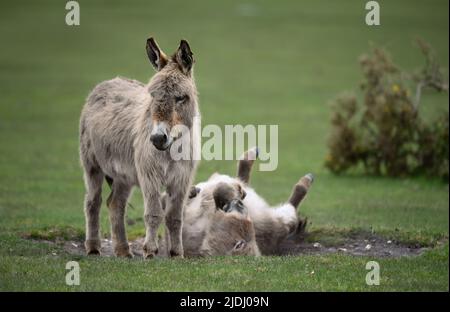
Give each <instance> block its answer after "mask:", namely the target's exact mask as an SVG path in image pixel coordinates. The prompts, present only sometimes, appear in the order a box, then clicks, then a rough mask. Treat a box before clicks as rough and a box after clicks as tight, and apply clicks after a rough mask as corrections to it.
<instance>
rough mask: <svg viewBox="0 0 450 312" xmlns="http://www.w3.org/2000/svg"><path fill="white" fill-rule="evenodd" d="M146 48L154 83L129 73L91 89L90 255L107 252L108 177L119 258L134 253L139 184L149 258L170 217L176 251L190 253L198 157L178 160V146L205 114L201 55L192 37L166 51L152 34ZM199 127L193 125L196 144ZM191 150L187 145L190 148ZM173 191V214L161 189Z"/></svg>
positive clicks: (85, 128) (86, 117) (87, 119)
mask: <svg viewBox="0 0 450 312" xmlns="http://www.w3.org/2000/svg"><path fill="white" fill-rule="evenodd" d="M146 49H147V54H148V57H149V59H150V62H151V63H152V65H153V67H154V68H155V69H156V71H157V73H156V74H155V75H154V76H153V77H152V78H151V80H150V82H149V83H148V84H147V85H144V84H142V83H141V82H138V81H135V80H130V79H126V78H120V77H118V78H115V79H112V80H108V81H104V82H102V83H100V84H98V85H97V86H96V87H95V88H94V90H93V91H92V92H91V94H90V95H89V97H88V99H87V102H86V104H85V106H84V108H83V110H82V113H81V118H80V158H81V163H82V166H83V169H84V179H85V184H86V191H87V192H86V198H85V206H84V209H85V217H86V241H85V248H86V252H87V254H99V253H100V247H101V245H100V232H99V213H100V206H101V201H102V197H101V190H102V184H103V180H104V179H106V181H107V182H108V183H109V184H110V186H111V190H112V192H111V195H110V196H109V198H108V199H107V206H108V208H109V216H110V222H111V233H112V241H113V246H114V252H115V254H116V255H117V256H121V257H132V256H133V255H132V253H131V251H130V248H129V246H128V241H127V235H126V230H125V221H124V217H125V207H126V204H127V200H128V197H129V196H130V193H131V190H132V188H133V187H134V186H138V187H140V188H141V190H142V194H143V197H144V206H145V212H144V222H145V228H146V235H145V241H144V246H143V250H144V257H145V258H152V257H153V256H155V255H156V254H157V253H158V243H157V231H158V227H159V226H160V224H161V223H162V221H163V218H164V215H165V217H166V220H165V224H166V226H167V230H168V232H169V233H170V240H171V241H170V245H171V250H170V255H171V256H180V257H183V245H182V238H181V234H182V233H181V230H182V217H183V206H184V204H185V200H186V194H187V193H188V190H189V187H190V184H191V181H192V178H193V175H194V173H195V169H196V162H195V161H194V160H193V157H192V156H193V150H192V144H190V146H189V149H190V150H189V152H190V155H191V157H190V160H177V161H175V160H173V159H172V157H171V154H170V146H171V144H172V143H173V142H174V141H175V140H177V138H179V137H180V133H179V131H178V130H177V128H178V127H177V125H184V126H185V127H187V128H189V129H190V130H193V127H194V124H195V123H194V118H195V117H196V116H198V115H199V108H198V103H197V89H196V86H195V82H194V77H193V65H194V58H193V54H192V52H191V49H190V47H189V44H188V43H187V41H185V40H181V42H180V46H179V48H178V49H177V51H176V52H175V53H174V54H173V55H172V56H171V57H167V56H166V55H165V54H164V53H163V52H162V51H161V50H160V49H159V47H158V45H157V43H156V42H155V40H154V39H153V38H149V39H148V40H147V46H146ZM193 133H195V131H189V135H190V136H191V140H190V142H193V140H195V139H198V138H193ZM183 148H184V146H183ZM164 187H165V189H166V191H167V194H168V196H167V199H166V200H167V202H166V203H165V206H166V214H164V211H163V210H162V205H161V202H160V192H161V189H162V188H164Z"/></svg>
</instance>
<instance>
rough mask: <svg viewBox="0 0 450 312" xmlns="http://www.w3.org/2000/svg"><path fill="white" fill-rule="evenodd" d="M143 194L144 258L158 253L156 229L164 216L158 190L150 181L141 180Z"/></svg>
mask: <svg viewBox="0 0 450 312" xmlns="http://www.w3.org/2000/svg"><path fill="white" fill-rule="evenodd" d="M141 190H142V194H143V196H144V223H145V241H144V246H143V250H144V258H146V259H148V258H153V257H154V256H155V255H156V254H157V253H158V241H157V239H158V229H159V226H160V225H161V222H162V220H163V218H164V211H163V209H162V206H161V202H160V194H159V190H158V188H157V187H156V185H155V184H154V183H152V181H149V180H146V179H144V181H141Z"/></svg>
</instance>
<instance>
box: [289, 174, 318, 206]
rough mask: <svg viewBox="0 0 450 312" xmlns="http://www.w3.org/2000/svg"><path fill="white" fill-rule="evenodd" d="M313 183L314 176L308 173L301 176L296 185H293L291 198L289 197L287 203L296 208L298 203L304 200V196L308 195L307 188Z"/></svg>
mask: <svg viewBox="0 0 450 312" xmlns="http://www.w3.org/2000/svg"><path fill="white" fill-rule="evenodd" d="M313 181H314V176H313V175H312V174H311V173H308V174H307V175H305V176H303V177H302V178H301V179H300V180H299V181H298V182H297V184H295V185H294V188H293V189H292V193H291V196H290V197H289V200H288V202H289V203H290V204H291V205H292V206H294V208H297V207H298V206H299V205H300V203H301V202H302V201H303V199H305V197H306V194H307V193H308V190H309V188H310V187H311V184H312V183H313Z"/></svg>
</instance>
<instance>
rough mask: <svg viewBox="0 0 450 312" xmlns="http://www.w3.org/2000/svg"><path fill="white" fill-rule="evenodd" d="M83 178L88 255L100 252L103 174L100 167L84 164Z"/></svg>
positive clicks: (85, 244)
mask: <svg viewBox="0 0 450 312" xmlns="http://www.w3.org/2000/svg"><path fill="white" fill-rule="evenodd" d="M84 169H85V173H84V180H85V184H86V197H85V200H84V214H85V218H86V241H85V243H84V246H85V248H86V253H87V254H88V255H98V254H100V247H101V242H100V228H99V215H100V207H101V205H102V183H103V177H104V174H103V172H102V171H101V169H100V167H98V166H95V165H87V166H86V165H85V168H84Z"/></svg>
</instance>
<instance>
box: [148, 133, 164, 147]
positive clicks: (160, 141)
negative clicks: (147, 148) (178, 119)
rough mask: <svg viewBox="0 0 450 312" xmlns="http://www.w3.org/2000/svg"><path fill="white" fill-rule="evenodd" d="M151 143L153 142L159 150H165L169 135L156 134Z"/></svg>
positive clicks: (151, 137) (152, 136)
mask: <svg viewBox="0 0 450 312" xmlns="http://www.w3.org/2000/svg"><path fill="white" fill-rule="evenodd" d="M150 141H152V143H153V145H154V146H155V147H156V148H157V149H159V150H164V149H165V147H166V143H167V135H166V134H164V133H155V134H152V135H151V136H150Z"/></svg>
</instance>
